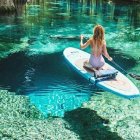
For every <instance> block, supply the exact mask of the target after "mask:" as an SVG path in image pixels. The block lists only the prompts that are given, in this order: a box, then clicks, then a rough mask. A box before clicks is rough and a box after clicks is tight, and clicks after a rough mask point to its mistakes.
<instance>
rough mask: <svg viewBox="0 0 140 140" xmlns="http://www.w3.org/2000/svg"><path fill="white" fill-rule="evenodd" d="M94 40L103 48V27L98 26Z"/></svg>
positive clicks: (95, 28) (95, 29)
mask: <svg viewBox="0 0 140 140" xmlns="http://www.w3.org/2000/svg"><path fill="white" fill-rule="evenodd" d="M93 40H94V41H95V43H96V45H97V46H102V45H103V41H104V28H103V27H102V26H101V25H96V26H95V27H94V35H93Z"/></svg>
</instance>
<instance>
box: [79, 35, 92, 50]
mask: <svg viewBox="0 0 140 140" xmlns="http://www.w3.org/2000/svg"><path fill="white" fill-rule="evenodd" d="M83 38H84V36H83V35H81V37H80V39H81V40H80V48H81V49H85V48H86V47H87V46H88V45H90V39H89V40H88V41H87V42H86V43H83Z"/></svg>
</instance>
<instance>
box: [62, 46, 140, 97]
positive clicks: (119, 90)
mask: <svg viewBox="0 0 140 140" xmlns="http://www.w3.org/2000/svg"><path fill="white" fill-rule="evenodd" d="M63 55H64V57H65V58H66V60H67V62H69V64H70V65H71V66H72V68H73V69H74V70H76V71H77V72H78V73H79V74H80V75H81V76H83V77H84V78H86V79H87V80H88V81H90V82H91V83H93V84H95V81H96V79H95V77H94V76H93V75H94V72H92V71H90V70H88V69H86V68H84V67H83V64H84V62H85V61H88V60H89V57H90V54H89V53H87V52H84V51H82V50H80V49H77V48H73V47H68V48H66V49H65V50H64V52H63ZM105 67H106V68H107V69H109V68H111V69H112V68H113V67H112V66H110V65H109V64H107V63H106V64H105ZM113 69H114V68H113ZM96 86H98V87H100V88H102V89H103V90H106V91H109V92H112V93H115V94H117V95H120V96H123V97H126V98H133V97H136V96H139V95H140V93H139V90H138V88H137V87H136V86H135V85H134V84H133V83H132V82H131V81H130V80H129V79H128V78H127V77H126V76H125V75H124V74H122V73H121V72H119V71H118V74H117V76H116V78H115V79H108V80H103V81H98V82H96Z"/></svg>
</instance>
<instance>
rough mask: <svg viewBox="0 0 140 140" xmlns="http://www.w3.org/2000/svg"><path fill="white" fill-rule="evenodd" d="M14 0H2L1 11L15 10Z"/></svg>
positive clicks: (0, 1)
mask: <svg viewBox="0 0 140 140" xmlns="http://www.w3.org/2000/svg"><path fill="white" fill-rule="evenodd" d="M14 10H15V6H14V3H13V0H0V11H14Z"/></svg>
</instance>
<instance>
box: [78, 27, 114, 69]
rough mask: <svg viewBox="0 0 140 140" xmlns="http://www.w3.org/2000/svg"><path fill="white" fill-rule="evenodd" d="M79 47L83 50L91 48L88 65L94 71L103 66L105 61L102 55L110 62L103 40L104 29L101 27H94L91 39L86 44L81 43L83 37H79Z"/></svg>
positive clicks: (110, 58)
mask: <svg viewBox="0 0 140 140" xmlns="http://www.w3.org/2000/svg"><path fill="white" fill-rule="evenodd" d="M80 38H81V42H80V47H81V49H85V48H86V47H87V46H89V45H90V46H91V55H90V59H89V63H90V64H91V65H92V67H93V68H95V69H100V68H102V67H103V66H104V64H105V60H104V58H103V56H102V54H103V55H104V56H105V57H106V58H107V59H108V60H109V61H112V57H110V56H109V54H108V52H107V49H106V41H105V39H104V29H103V27H102V26H101V25H96V26H95V28H94V34H93V37H91V38H90V39H89V40H88V41H87V42H86V43H83V38H84V36H83V35H81V37H80Z"/></svg>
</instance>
